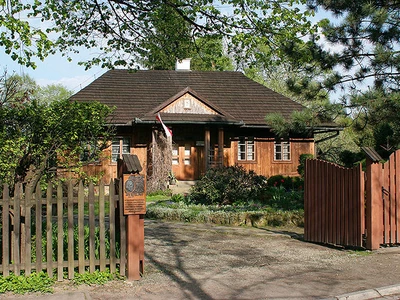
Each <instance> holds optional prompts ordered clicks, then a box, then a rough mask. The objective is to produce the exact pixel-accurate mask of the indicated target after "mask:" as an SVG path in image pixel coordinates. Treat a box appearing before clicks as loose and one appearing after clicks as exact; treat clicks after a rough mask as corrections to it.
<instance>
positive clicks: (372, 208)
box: [366, 157, 383, 250]
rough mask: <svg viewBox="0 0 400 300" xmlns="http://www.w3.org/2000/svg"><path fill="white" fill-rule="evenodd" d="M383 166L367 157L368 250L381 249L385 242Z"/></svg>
mask: <svg viewBox="0 0 400 300" xmlns="http://www.w3.org/2000/svg"><path fill="white" fill-rule="evenodd" d="M381 171H382V165H381V163H380V162H374V161H372V160H371V158H369V157H367V171H366V174H367V184H366V191H367V195H366V227H367V245H366V246H367V249H369V250H376V249H379V246H380V244H381V243H382V241H383V219H382V218H383V217H382V210H383V207H382V206H383V204H382V182H381V178H382V176H381Z"/></svg>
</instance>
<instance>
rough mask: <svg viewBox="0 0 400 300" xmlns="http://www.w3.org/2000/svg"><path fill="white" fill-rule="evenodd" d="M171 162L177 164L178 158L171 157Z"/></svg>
mask: <svg viewBox="0 0 400 300" xmlns="http://www.w3.org/2000/svg"><path fill="white" fill-rule="evenodd" d="M172 164H173V165H175V166H176V165H179V160H178V159H177V158H173V159H172Z"/></svg>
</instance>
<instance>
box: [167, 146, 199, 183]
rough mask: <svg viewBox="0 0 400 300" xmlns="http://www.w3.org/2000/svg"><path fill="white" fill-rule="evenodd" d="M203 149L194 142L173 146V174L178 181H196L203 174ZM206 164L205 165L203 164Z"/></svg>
mask: <svg viewBox="0 0 400 300" xmlns="http://www.w3.org/2000/svg"><path fill="white" fill-rule="evenodd" d="M202 148H204V147H196V146H195V144H194V142H185V143H182V144H172V172H173V173H174V175H175V177H176V179H178V180H196V179H198V178H199V175H200V173H201V172H202V168H201V163H202V162H204V160H203V159H202V157H203V156H204V155H203V154H202V153H203V152H204V151H202ZM203 164H204V163H203Z"/></svg>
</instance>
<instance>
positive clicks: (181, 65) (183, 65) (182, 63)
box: [175, 58, 191, 71]
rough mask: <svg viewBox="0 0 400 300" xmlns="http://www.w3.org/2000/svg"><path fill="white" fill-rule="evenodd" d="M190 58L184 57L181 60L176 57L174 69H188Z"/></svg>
mask: <svg viewBox="0 0 400 300" xmlns="http://www.w3.org/2000/svg"><path fill="white" fill-rule="evenodd" d="M190 60H191V58H185V59H182V60H179V59H177V60H176V64H175V71H190Z"/></svg>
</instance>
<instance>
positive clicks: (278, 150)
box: [274, 142, 290, 161]
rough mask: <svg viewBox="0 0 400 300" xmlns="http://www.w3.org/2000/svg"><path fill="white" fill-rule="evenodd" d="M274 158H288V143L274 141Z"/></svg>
mask: <svg viewBox="0 0 400 300" xmlns="http://www.w3.org/2000/svg"><path fill="white" fill-rule="evenodd" d="M274 148H275V151H274V152H275V155H274V157H275V160H281V161H282V160H290V143H289V142H275V147H274Z"/></svg>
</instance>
